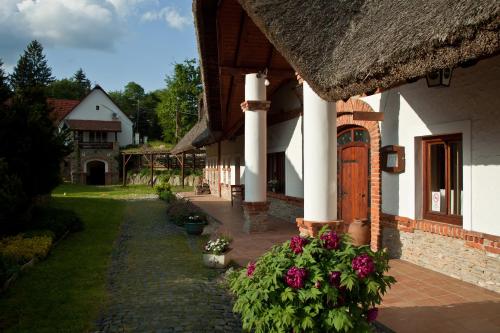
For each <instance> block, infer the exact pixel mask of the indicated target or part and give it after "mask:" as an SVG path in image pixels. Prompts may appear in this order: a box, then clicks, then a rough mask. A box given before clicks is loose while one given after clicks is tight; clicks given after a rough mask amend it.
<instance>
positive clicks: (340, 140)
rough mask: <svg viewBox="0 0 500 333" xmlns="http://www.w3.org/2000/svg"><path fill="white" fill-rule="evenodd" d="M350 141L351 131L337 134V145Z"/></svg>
mask: <svg viewBox="0 0 500 333" xmlns="http://www.w3.org/2000/svg"><path fill="white" fill-rule="evenodd" d="M351 141H352V132H351V131H347V132H345V133H342V134H341V135H339V137H338V138H337V145H339V146H343V145H346V144H348V143H350V142H351Z"/></svg>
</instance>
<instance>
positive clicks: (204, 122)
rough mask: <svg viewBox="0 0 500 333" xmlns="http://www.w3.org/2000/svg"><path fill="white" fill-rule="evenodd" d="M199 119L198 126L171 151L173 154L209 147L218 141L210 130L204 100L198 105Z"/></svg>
mask: <svg viewBox="0 0 500 333" xmlns="http://www.w3.org/2000/svg"><path fill="white" fill-rule="evenodd" d="M198 113H199V117H198V118H199V119H198V121H197V122H196V124H195V125H194V126H193V127H192V128H191V129H190V130H189V132H187V133H186V135H184V136H183V137H182V138H181V139H180V140H179V142H178V143H177V144H176V145H175V147H174V148H172V149H171V150H170V153H171V154H174V155H177V154H180V153H183V152H189V151H193V150H196V149H197V148H199V147H202V146H205V145H209V144H211V143H214V142H216V141H217V139H218V137H217V135H216V134H214V133H213V132H212V131H211V130H210V129H209V128H208V117H207V112H206V111H205V108H204V106H203V100H201V99H200V101H199V105H198Z"/></svg>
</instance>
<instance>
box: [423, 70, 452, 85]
mask: <svg viewBox="0 0 500 333" xmlns="http://www.w3.org/2000/svg"><path fill="white" fill-rule="evenodd" d="M452 72H453V69H451V68H443V69H439V70H437V71H433V72H430V73H428V74H427V76H426V79H427V86H428V87H429V88H431V87H440V86H441V87H449V86H450V81H451V74H452Z"/></svg>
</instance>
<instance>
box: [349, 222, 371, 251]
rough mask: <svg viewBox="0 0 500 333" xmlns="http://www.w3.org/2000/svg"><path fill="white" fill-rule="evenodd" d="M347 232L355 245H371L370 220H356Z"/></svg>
mask: <svg viewBox="0 0 500 333" xmlns="http://www.w3.org/2000/svg"><path fill="white" fill-rule="evenodd" d="M347 232H348V233H349V235H350V236H351V238H352V244H353V245H356V246H361V245H369V244H370V236H371V228H370V220H368V219H364V220H354V221H353V222H352V223H351V224H349V229H348V230H347Z"/></svg>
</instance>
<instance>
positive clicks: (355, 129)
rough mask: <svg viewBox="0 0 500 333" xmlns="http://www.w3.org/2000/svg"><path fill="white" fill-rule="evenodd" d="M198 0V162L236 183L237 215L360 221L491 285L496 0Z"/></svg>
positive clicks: (450, 271) (220, 184)
mask: <svg viewBox="0 0 500 333" xmlns="http://www.w3.org/2000/svg"><path fill="white" fill-rule="evenodd" d="M193 13H194V18H195V27H196V31H197V39H198V47H199V54H200V63H201V71H202V79H203V86H204V108H205V109H206V112H207V114H208V119H209V128H210V130H211V131H212V134H213V135H212V136H211V137H212V138H213V140H211V141H206V140H205V141H204V142H203V143H202V144H203V145H205V146H206V152H207V161H206V168H205V178H206V181H207V182H208V183H209V184H210V188H211V193H212V194H214V195H218V196H220V197H223V198H227V199H229V198H230V196H231V187H234V186H241V185H244V202H243V204H242V206H243V211H244V216H245V225H244V226H243V228H244V229H245V231H247V232H249V233H252V232H265V231H266V229H267V223H266V218H267V216H268V215H276V216H278V217H281V218H283V219H285V220H288V221H289V222H290V223H296V224H297V227H298V231H299V232H300V233H303V234H315V233H316V232H317V231H318V230H319V229H320V228H321V227H323V226H324V225H329V226H331V227H332V228H334V229H337V230H339V231H346V230H348V228H349V226H350V225H351V224H352V223H355V222H356V223H358V222H359V221H361V222H362V223H365V222H368V223H369V225H370V232H369V233H370V238H371V240H370V245H371V247H372V248H373V249H381V248H387V249H388V251H389V252H390V254H391V256H392V257H395V258H401V259H404V260H407V261H410V262H412V263H415V264H417V265H421V266H423V267H426V268H430V269H433V270H436V271H439V272H441V273H444V274H447V275H450V276H453V277H456V278H459V279H462V280H464V281H467V282H471V283H474V284H477V285H480V286H483V287H486V288H489V289H492V290H495V291H500V280H499V278H498V272H500V224H499V223H497V221H498V218H497V217H498V215H499V214H500V206H498V204H497V203H498V201H499V200H500V192H499V191H498V188H500V173H499V172H498V171H499V168H500V154H499V150H498V147H499V144H500V132H499V131H498V126H499V125H500V124H499V120H500V97H499V95H498V91H499V89H500V80H499V78H500V56H498V54H499V51H500V23H499V22H500V19H499V17H500V9H499V7H498V3H497V2H495V1H491V0H481V1H477V2H470V1H456V2H453V3H450V2H449V1H437V2H432V3H431V2H427V1H423V2H420V3H418V4H416V3H413V2H396V1H390V0H387V1H385V0H384V1H366V2H361V3H360V2H339V1H321V0H315V1H313V2H310V1H306V2H300V1H262V0H222V1H218V0H194V1H193ZM382 17H383V18H384V19H383V20H382V19H381V18H382ZM388 22H390V23H391V24H388ZM196 144H197V143H196V142H193V145H194V146H196Z"/></svg>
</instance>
